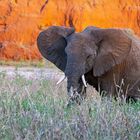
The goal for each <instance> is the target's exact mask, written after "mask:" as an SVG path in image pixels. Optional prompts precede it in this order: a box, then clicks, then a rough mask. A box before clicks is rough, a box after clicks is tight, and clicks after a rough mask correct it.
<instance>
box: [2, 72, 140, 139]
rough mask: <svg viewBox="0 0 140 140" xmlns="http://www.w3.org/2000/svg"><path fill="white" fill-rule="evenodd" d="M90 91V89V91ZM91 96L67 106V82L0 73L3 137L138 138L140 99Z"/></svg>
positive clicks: (139, 136)
mask: <svg viewBox="0 0 140 140" xmlns="http://www.w3.org/2000/svg"><path fill="white" fill-rule="evenodd" d="M90 92H91V91H90ZM89 94H90V95H89V96H88V98H87V99H86V100H85V101H84V102H83V103H82V104H81V105H80V106H79V105H73V106H71V107H70V108H67V107H66V103H67V97H66V85H65V84H63V85H61V86H59V87H56V85H55V81H48V80H45V79H40V80H27V79H24V78H23V77H20V76H17V77H15V78H14V79H9V78H7V77H6V75H5V74H4V73H1V74H0V140H22V139H24V140H77V139H79V140H138V139H139V138H140V102H137V103H135V104H125V103H122V104H121V105H120V103H119V102H116V101H113V100H112V101H109V100H107V99H106V98H105V99H103V100H101V99H100V98H99V97H97V98H95V93H94V94H92V93H89Z"/></svg>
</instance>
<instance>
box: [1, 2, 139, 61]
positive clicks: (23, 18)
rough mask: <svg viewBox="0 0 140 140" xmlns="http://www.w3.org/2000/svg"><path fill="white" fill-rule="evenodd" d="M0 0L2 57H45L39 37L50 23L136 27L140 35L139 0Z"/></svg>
mask: <svg viewBox="0 0 140 140" xmlns="http://www.w3.org/2000/svg"><path fill="white" fill-rule="evenodd" d="M45 2H46V0H0V59H12V60H21V59H22V60H23V59H24V60H27V59H28V60H33V59H41V55H40V53H39V52H38V49H37V46H36V37H37V35H38V33H39V32H40V30H41V29H42V28H45V27H47V26H50V25H63V26H74V27H75V28H76V29H77V31H80V30H82V29H84V28H85V27H86V26H88V25H93V26H98V27H104V28H108V27H125V28H132V29H133V30H134V31H135V32H136V33H137V34H138V35H140V5H139V0H127V1H124V0H113V1H112V0H92V1H91V0H76V1H75V0H70V1H68V0H61V1H58V0H48V1H47V2H46V4H45Z"/></svg>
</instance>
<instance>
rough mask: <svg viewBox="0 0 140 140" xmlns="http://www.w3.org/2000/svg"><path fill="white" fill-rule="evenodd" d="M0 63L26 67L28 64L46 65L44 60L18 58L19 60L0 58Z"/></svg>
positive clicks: (33, 65) (35, 65) (34, 65)
mask: <svg viewBox="0 0 140 140" xmlns="http://www.w3.org/2000/svg"><path fill="white" fill-rule="evenodd" d="M0 65H1V66H15V67H28V66H32V67H39V68H40V67H44V66H45V65H46V62H45V60H44V59H43V60H40V61H39V60H33V61H30V60H27V61H25V60H23V61H22V60H20V61H12V60H8V61H6V60H0Z"/></svg>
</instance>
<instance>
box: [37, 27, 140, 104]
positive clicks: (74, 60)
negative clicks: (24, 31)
mask: <svg viewBox="0 0 140 140" xmlns="http://www.w3.org/2000/svg"><path fill="white" fill-rule="evenodd" d="M37 46H38V49H39V51H40V53H41V55H42V56H43V57H44V58H46V59H47V60H49V61H50V62H52V63H53V64H55V65H56V67H58V68H59V69H60V70H62V71H63V72H64V74H65V77H66V78H67V94H68V97H69V102H72V101H75V102H76V103H78V104H80V103H81V100H83V99H85V98H86V96H87V93H86V88H87V84H89V85H91V86H93V87H94V88H95V89H96V90H97V91H98V92H99V93H100V94H101V95H102V96H107V97H113V98H115V99H117V98H118V97H119V98H121V99H122V98H125V99H126V100H128V99H133V100H134V101H136V100H137V99H140V39H139V38H138V37H137V36H136V35H135V34H134V33H133V32H131V31H130V30H129V29H122V28H98V27H94V26H88V27H86V28H85V29H84V30H83V31H81V32H75V29H74V28H73V27H64V26H50V27H48V28H47V29H45V30H43V31H41V33H39V35H38V37H37ZM61 81H62V79H61V80H60V81H59V82H61ZM59 82H58V83H59Z"/></svg>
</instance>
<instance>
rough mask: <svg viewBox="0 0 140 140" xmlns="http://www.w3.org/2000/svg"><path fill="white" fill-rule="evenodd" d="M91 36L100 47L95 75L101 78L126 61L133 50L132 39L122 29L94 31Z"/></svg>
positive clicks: (94, 69) (95, 64)
mask: <svg viewBox="0 0 140 140" xmlns="http://www.w3.org/2000/svg"><path fill="white" fill-rule="evenodd" d="M91 34H92V36H93V38H94V41H95V43H96V45H97V46H98V55H97V57H96V59H95V63H94V67H93V74H94V76H101V75H103V74H105V72H107V71H109V70H110V69H111V68H112V67H114V66H115V65H117V64H120V63H121V62H123V60H125V58H126V57H127V56H128V53H129V52H130V49H131V39H130V38H129V37H128V35H127V33H126V32H124V31H123V30H121V29H93V30H92V32H91Z"/></svg>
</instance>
